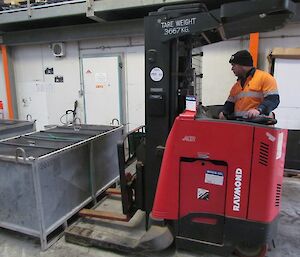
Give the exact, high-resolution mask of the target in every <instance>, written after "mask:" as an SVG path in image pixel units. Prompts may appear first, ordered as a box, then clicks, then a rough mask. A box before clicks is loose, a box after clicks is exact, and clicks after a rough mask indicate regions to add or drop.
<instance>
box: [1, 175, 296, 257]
mask: <svg viewBox="0 0 300 257" xmlns="http://www.w3.org/2000/svg"><path fill="white" fill-rule="evenodd" d="M277 242H278V244H277V248H276V250H275V251H274V252H273V255H272V256H273V257H300V179H299V178H285V179H284V185H283V195H282V211H281V218H280V223H279V231H278V236H277ZM54 256H55V257H79V256H85V257H101V256H105V257H119V256H131V257H133V256H147V257H154V256H157V257H159V256H161V257H175V256H176V257H177V256H178V257H179V256H180V257H195V256H199V257H215V256H216V255H211V254H206V253H192V252H183V251H177V250H175V248H174V247H170V248H169V249H167V250H164V251H161V252H159V253H149V254H143V255H128V254H121V253H114V252H111V251H106V250H102V249H97V248H93V247H83V246H78V245H74V244H70V243H66V242H65V240H64V237H62V238H61V239H60V240H59V241H58V242H57V243H55V244H54V245H53V246H52V247H50V248H49V249H48V250H47V251H44V252H43V251H41V250H40V245H39V241H38V240H35V239H32V238H30V237H27V236H24V235H21V234H18V233H14V232H11V231H8V230H4V229H0V257H54Z"/></svg>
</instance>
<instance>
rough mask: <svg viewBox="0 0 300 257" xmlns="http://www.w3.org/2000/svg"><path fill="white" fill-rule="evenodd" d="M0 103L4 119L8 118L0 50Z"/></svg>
mask: <svg viewBox="0 0 300 257" xmlns="http://www.w3.org/2000/svg"><path fill="white" fill-rule="evenodd" d="M0 101H2V102H3V109H4V118H8V107H7V98H6V90H5V79H4V70H3V61H2V53H1V50H0Z"/></svg>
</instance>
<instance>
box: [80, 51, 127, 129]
mask: <svg viewBox="0 0 300 257" xmlns="http://www.w3.org/2000/svg"><path fill="white" fill-rule="evenodd" d="M82 69H83V70H82V73H83V82H84V98H85V99H84V100H85V121H86V123H87V124H101V125H110V124H111V122H112V120H113V119H118V121H121V111H120V109H121V108H120V107H121V106H122V104H121V94H120V91H121V90H120V66H119V57H118V56H108V57H107V56H106V57H91V58H83V59H82ZM115 124H116V123H115Z"/></svg>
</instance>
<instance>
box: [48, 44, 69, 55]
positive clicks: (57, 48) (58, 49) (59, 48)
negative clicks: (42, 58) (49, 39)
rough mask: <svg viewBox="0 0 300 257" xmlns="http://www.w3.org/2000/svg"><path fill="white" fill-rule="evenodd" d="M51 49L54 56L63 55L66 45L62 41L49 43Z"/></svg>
mask: <svg viewBox="0 0 300 257" xmlns="http://www.w3.org/2000/svg"><path fill="white" fill-rule="evenodd" d="M51 49H52V53H53V55H54V56H55V57H63V56H65V55H66V47H65V44H64V43H53V44H52V45H51Z"/></svg>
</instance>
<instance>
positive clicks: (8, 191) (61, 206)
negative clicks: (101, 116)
mask: <svg viewBox="0 0 300 257" xmlns="http://www.w3.org/2000/svg"><path fill="white" fill-rule="evenodd" d="M122 134H123V127H122V126H120V127H113V126H97V125H81V126H68V127H66V126H57V127H54V128H51V129H48V130H45V131H39V132H35V133H31V134H27V135H23V136H19V137H14V138H10V139H7V140H3V141H1V142H0V201H1V205H2V206H1V210H0V227H3V228H6V229H10V230H14V231H18V232H21V233H24V234H27V235H31V236H34V237H37V238H39V239H40V242H41V248H42V250H45V249H47V248H48V247H49V246H51V245H52V244H53V243H54V242H55V241H56V240H57V239H58V237H57V236H56V237H54V238H52V235H53V234H58V233H57V230H59V231H60V232H62V231H63V228H64V227H65V226H67V222H68V220H69V219H70V218H71V217H72V216H73V215H74V214H76V213H77V212H78V211H79V210H80V209H81V208H82V207H84V206H85V205H87V204H88V203H89V202H92V201H94V202H96V198H97V196H99V195H100V194H101V193H102V192H103V191H104V190H105V189H106V188H107V187H109V186H110V185H111V184H113V183H114V182H115V181H116V180H117V179H118V176H119V173H118V157H117V154H118V153H117V142H118V141H119V140H121V139H122Z"/></svg>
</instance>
